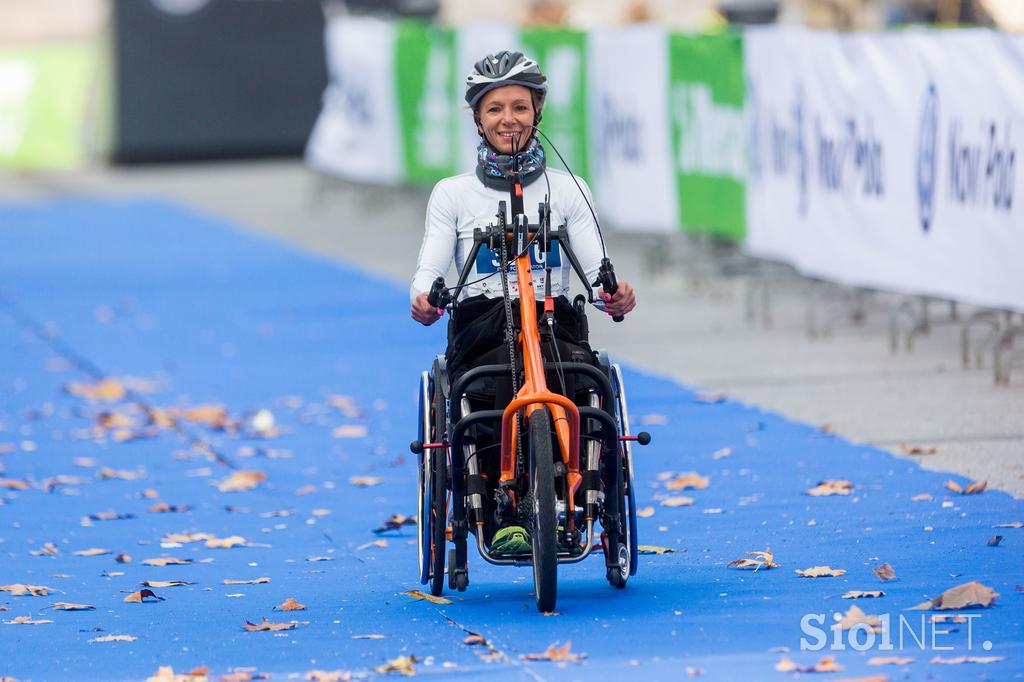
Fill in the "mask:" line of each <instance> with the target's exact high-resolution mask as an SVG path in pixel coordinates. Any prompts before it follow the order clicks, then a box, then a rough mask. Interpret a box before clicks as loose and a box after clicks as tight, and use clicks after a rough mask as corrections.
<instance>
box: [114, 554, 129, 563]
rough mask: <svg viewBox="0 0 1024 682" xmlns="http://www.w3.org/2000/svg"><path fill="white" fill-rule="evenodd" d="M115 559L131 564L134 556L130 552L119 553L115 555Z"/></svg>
mask: <svg viewBox="0 0 1024 682" xmlns="http://www.w3.org/2000/svg"><path fill="white" fill-rule="evenodd" d="M114 561H116V562H117V563H119V564H130V563H131V562H132V557H131V555H129V554H118V555H117V556H116V557H114Z"/></svg>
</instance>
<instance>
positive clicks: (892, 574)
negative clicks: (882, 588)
mask: <svg viewBox="0 0 1024 682" xmlns="http://www.w3.org/2000/svg"><path fill="white" fill-rule="evenodd" d="M873 570H874V571H875V575H877V576H878V579H879V580H881V581H882V582H883V583H884V582H888V581H890V580H896V571H895V570H893V567H892V566H890V565H889V564H887V563H885V564H882V565H881V566H875V568H874V569H873Z"/></svg>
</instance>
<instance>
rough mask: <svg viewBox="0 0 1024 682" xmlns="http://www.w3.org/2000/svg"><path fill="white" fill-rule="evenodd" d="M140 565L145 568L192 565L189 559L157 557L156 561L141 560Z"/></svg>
mask: <svg viewBox="0 0 1024 682" xmlns="http://www.w3.org/2000/svg"><path fill="white" fill-rule="evenodd" d="M142 563H144V564H146V565H147V566H184V565H186V564H190V563H192V560H191V559H175V558H174V557H169V556H168V557H157V558H156V559H143V560H142Z"/></svg>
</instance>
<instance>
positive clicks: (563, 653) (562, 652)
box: [519, 641, 587, 663]
mask: <svg viewBox="0 0 1024 682" xmlns="http://www.w3.org/2000/svg"><path fill="white" fill-rule="evenodd" d="M571 646H572V642H571V641H568V642H566V643H565V644H563V645H562V646H556V645H555V644H552V645H551V646H549V647H548V648H547V649H545V650H544V653H540V654H523V655H522V656H520V657H519V658H522V659H523V660H526V661H567V662H569V663H582V662H583V659H584V658H586V657H587V655H586V654H574V653H572V652H571V651H569V647H571Z"/></svg>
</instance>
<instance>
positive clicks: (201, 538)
mask: <svg viewBox="0 0 1024 682" xmlns="http://www.w3.org/2000/svg"><path fill="white" fill-rule="evenodd" d="M213 539H214V536H213V535H210V534H209V533H167V534H166V535H164V536H163V537H162V538H161V539H160V542H165V543H167V542H170V543H180V544H183V545H187V544H189V543H190V542H205V541H206V540H213Z"/></svg>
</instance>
